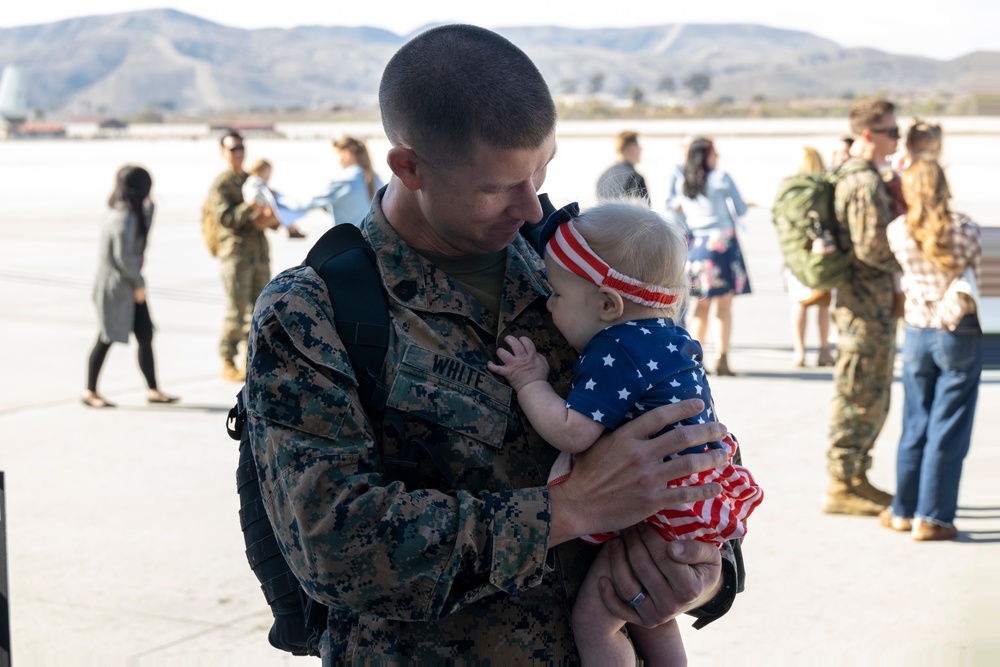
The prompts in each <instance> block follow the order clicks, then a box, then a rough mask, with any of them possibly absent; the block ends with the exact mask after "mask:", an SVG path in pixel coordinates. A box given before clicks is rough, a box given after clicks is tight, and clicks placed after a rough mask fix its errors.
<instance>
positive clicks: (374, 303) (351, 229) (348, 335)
mask: <svg viewBox="0 0 1000 667" xmlns="http://www.w3.org/2000/svg"><path fill="white" fill-rule="evenodd" d="M305 264H306V265H307V266H310V267H312V268H313V270H315V271H316V273H318V274H319V276H320V277H321V278H322V279H323V282H325V283H326V289H327V292H328V293H329V295H330V304H331V305H332V306H333V320H334V325H335V326H336V328H337V335H339V336H340V340H341V341H343V343H344V347H345V348H346V349H347V356H348V358H350V360H351V367H352V368H353V369H354V375H355V377H356V378H357V380H358V392H359V394H360V395H361V404H362V405H364V406H365V409H366V410H368V409H371V410H373V411H374V412H375V413H380V412H382V410H383V409H384V407H385V400H386V396H387V392H386V389H385V387H383V386H382V384H381V383H380V382H379V376H380V375H381V371H382V364H383V363H385V355H386V350H387V349H388V347H389V302H388V299H387V297H386V294H385V289H383V287H382V276H381V274H380V273H379V271H378V264H377V263H376V260H375V251H374V250H372V247H371V245H370V244H369V243H368V241H367V240H366V239H365V237H364V236H362V235H361V230H360V229H358V228H357V227H355V226H354V225H350V224H341V225H334V226H333V227H332V228H330V230H328V231H327V232H326V233H325V234H323V236H321V237H320V238H319V240H318V241H316V245H314V246H313V247H312V249H311V250H310V251H309V254H308V255H306V261H305Z"/></svg>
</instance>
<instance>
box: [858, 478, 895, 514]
mask: <svg viewBox="0 0 1000 667" xmlns="http://www.w3.org/2000/svg"><path fill="white" fill-rule="evenodd" d="M851 486H852V487H853V488H854V491H855V493H857V494H858V495H859V496H861V497H863V498H867V499H868V500H870V501H872V502H873V503H878V504H879V505H881V506H882V507H888V506H889V505H891V504H892V494H891V493H886V492H885V491H883V490H882V489H878V488H875V487H874V486H872V483H871V482H869V481H868V477H867V476H866V475H865V474H864V473H861V474H860V475H858V476H857V477H855V478H853V479H852V480H851Z"/></svg>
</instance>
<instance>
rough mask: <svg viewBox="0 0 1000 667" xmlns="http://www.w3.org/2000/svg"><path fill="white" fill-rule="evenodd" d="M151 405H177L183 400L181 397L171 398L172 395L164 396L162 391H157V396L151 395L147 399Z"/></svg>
mask: <svg viewBox="0 0 1000 667" xmlns="http://www.w3.org/2000/svg"><path fill="white" fill-rule="evenodd" d="M146 400H147V401H148V402H149V403H154V404H159V403H176V402H177V401H179V400H181V397H180V396H171V395H170V394H164V393H163V392H162V391H157V392H156V394H155V395H153V394H150V395H149V396H147V397H146Z"/></svg>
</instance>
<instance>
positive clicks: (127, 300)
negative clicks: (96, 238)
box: [82, 165, 178, 408]
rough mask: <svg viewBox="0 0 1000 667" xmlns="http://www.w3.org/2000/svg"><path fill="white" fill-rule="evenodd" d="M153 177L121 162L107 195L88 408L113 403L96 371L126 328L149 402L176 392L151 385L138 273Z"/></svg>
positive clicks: (149, 341)
mask: <svg viewBox="0 0 1000 667" xmlns="http://www.w3.org/2000/svg"><path fill="white" fill-rule="evenodd" d="M152 188H153V179H152V177H151V176H150V175H149V172H148V171H146V170H145V169H143V168H142V167H136V166H133V165H125V166H124V167H122V168H121V169H119V170H118V175H117V177H116V180H115V189H114V192H112V193H111V197H109V198H108V212H107V214H106V216H105V218H104V228H103V229H102V231H101V241H100V254H99V255H98V262H97V278H96V280H95V281H94V304H95V305H96V306H97V319H98V320H99V322H100V325H101V332H100V335H99V336H98V338H97V343H95V344H94V349H93V350H91V352H90V359H89V363H88V364H87V389H86V391H84V392H83V396H82V400H83V404H84V405H86V406H88V407H91V408H111V407H114V403H111V402H109V401H107V400H106V399H104V398H103V397H102V396H101V395H100V394H98V393H97V377H98V376H99V375H100V373H101V367H102V366H103V365H104V359H105V357H106V356H107V354H108V350H109V349H110V348H111V344H112V343H127V342H128V336H129V333H130V332H131V333H134V334H135V339H136V341H137V342H138V343H139V370H141V371H142V374H143V376H144V377H145V378H146V385H147V386H148V387H149V392H148V395H147V400H148V401H149V402H150V403H173V402H175V401H177V400H178V399H177V397H176V396H169V395H167V394H164V393H163V392H162V391H160V390H159V389H158V388H157V387H156V366H155V363H154V361H153V321H152V319H150V316H149V305H148V304H147V303H146V283H145V281H144V280H143V278H142V273H141V270H142V260H143V253H144V252H145V250H146V238H147V236H148V234H149V227H150V225H151V224H152V221H153V204H152V202H151V201H149V193H150V191H151V190H152Z"/></svg>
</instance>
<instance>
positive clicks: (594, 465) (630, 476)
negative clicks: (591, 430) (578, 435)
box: [549, 399, 727, 546]
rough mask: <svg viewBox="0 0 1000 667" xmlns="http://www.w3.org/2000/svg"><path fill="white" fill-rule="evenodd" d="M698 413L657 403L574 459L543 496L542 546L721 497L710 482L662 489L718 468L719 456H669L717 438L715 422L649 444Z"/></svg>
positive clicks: (688, 406) (696, 404) (698, 406)
mask: <svg viewBox="0 0 1000 667" xmlns="http://www.w3.org/2000/svg"><path fill="white" fill-rule="evenodd" d="M703 409H704V403H702V401H701V400H699V399H689V400H686V401H681V402H680V403H674V404H670V405H664V406H661V407H658V408H656V409H654V410H650V411H649V412H647V413H645V414H643V415H641V416H640V417H638V418H637V419H634V420H632V421H630V422H628V423H627V424H624V425H622V426H621V427H619V428H618V429H616V430H615V431H612V432H611V433H608V434H606V435H604V436H603V437H601V438H600V439H599V440H598V441H597V442H596V443H594V445H593V446H592V447H591V448H590V449H588V450H586V451H585V452H582V453H580V454H577V455H576V457H575V459H574V463H573V472H572V474H571V475H570V476H569V479H567V480H566V481H565V482H563V483H562V484H559V485H558V486H554V487H552V488H551V489H550V491H549V497H550V503H551V511H552V525H551V529H550V532H549V545H550V546H554V545H556V544H560V543H562V542H565V541H567V540H571V539H574V538H577V537H580V536H581V535H588V534H591V533H604V532H611V531H615V530H622V529H624V528H628V527H629V526H633V525H635V524H637V523H639V521H641V520H642V519H645V518H646V517H648V516H650V515H652V514H655V513H656V512H658V511H660V510H661V509H663V508H664V507H672V506H674V505H682V504H685V503H694V502H698V501H699V500H707V499H708V498H712V497H715V496H717V495H719V494H720V493H722V486H721V485H719V484H717V483H715V482H712V483H709V484H702V485H698V486H679V487H674V488H668V487H667V482H669V481H670V480H673V479H679V478H681V477H686V476H688V475H691V474H694V473H699V472H702V471H704V470H711V469H713V468H717V467H719V466H721V465H724V464H725V463H726V452H725V451H723V450H719V449H711V450H708V451H706V452H704V453H701V454H689V455H687V456H679V457H677V458H675V459H673V460H671V461H667V462H664V460H663V459H664V458H666V457H667V456H669V455H670V454H676V453H677V452H680V451H683V450H685V449H687V448H688V447H694V446H696V445H703V444H707V443H709V442H714V441H716V440H721V439H722V438H724V437H725V435H726V433H727V429H726V427H725V426H723V425H722V424H720V423H718V422H709V423H707V424H695V425H688V426H679V427H677V428H675V429H673V430H671V431H667V432H666V433H664V434H663V435H660V436H657V437H656V438H653V439H649V436H650V435H651V434H653V433H657V432H659V431H660V430H662V429H663V428H664V427H665V426H667V425H668V424H673V423H675V422H678V421H680V420H682V419H686V418H688V417H693V416H694V415H697V414H699V413H700V412H701V411H702V410H703Z"/></svg>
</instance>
